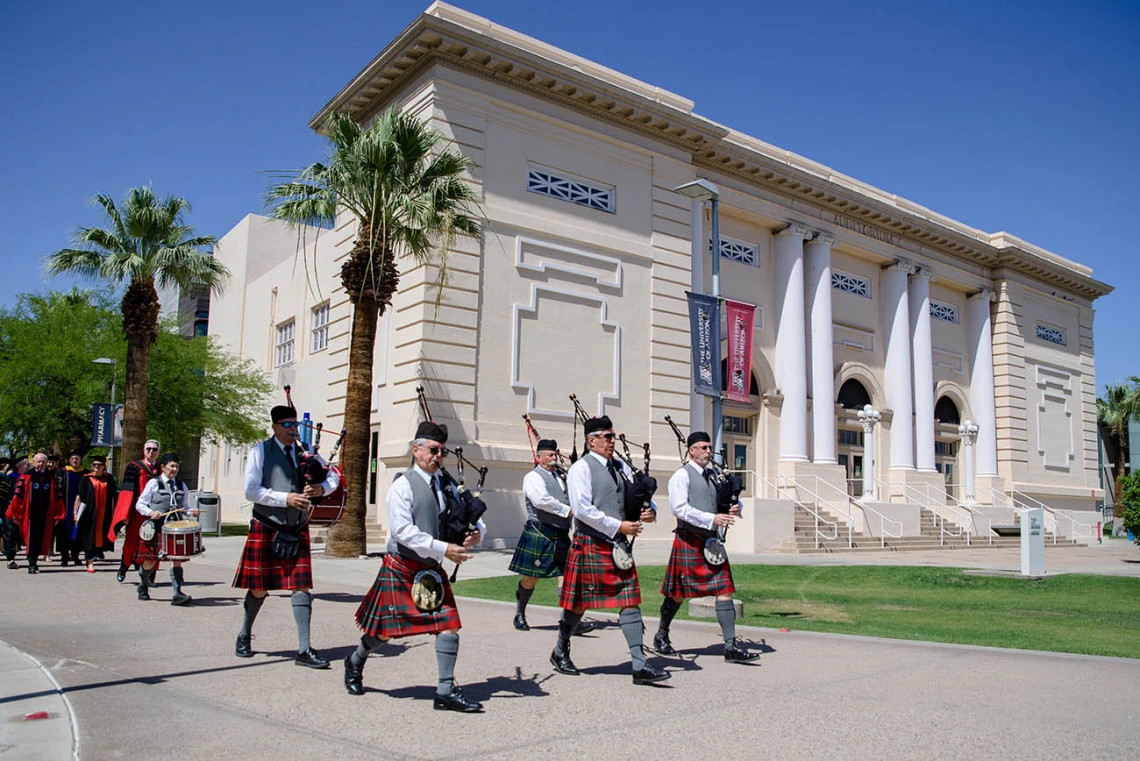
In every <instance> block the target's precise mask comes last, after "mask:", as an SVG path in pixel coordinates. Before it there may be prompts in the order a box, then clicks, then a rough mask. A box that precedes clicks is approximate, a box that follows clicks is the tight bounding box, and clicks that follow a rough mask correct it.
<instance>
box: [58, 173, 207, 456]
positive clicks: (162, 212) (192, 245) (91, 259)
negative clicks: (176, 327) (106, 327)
mask: <svg viewBox="0 0 1140 761" xmlns="http://www.w3.org/2000/svg"><path fill="white" fill-rule="evenodd" d="M93 204H95V205H97V206H100V207H102V209H103V213H104V217H105V221H106V224H107V227H106V228H100V227H83V228H80V230H79V232H78V233H77V234H76V236H75V241H74V245H75V247H74V248H64V249H61V250H59V251H56V252H55V253H54V254H51V255H50V256H49V257H48V259H47V263H46V270H47V273H48V274H49V275H58V274H62V273H65V272H69V273H74V274H78V275H80V276H82V277H86V278H90V279H92V280H95V281H99V282H103V283H107V284H109V285H112V286H114V287H119V286H121V285H124V284H125V285H126V290H125V292H124V293H123V298H122V301H121V302H120V306H121V310H122V318H123V333H124V334H126V338H127V356H126V396H125V400H124V409H123V450H124V451H125V452H128V453H131V454H133V453H137V452H141V451H142V445H143V442H144V441H145V440H146V438H147V435H146V429H147V378H148V371H149V367H150V350H151V346H152V345H153V344H154V342H155V340H156V339H157V337H158V313H159V304H158V292H157V291H156V290H155V284H157V285H158V286H159V287H163V288H165V287H167V286H170V285H178V286H179V287H181V288H183V289H189V288H190V287H192V286H194V285H203V286H206V287H207V288H210V289H211V291H213V292H215V293H220V292H221V290H222V288H223V286H224V285H225V282H226V280H227V279H228V278H229V271H228V270H227V269H226V268H225V267H224V266H223V265H222V264H220V263H219V262H218V261H217V260H216V259H214V257H213V256H211V255H210V254H208V253H204V252H203V251H201V250H200V249H203V248H206V247H209V246H213V245H214V243H216V242H217V239H216V238H214V237H213V236H211V235H197V234H196V233H195V232H194V230H193V228H191V227H189V226H188V225H187V224H186V223H185V219H184V218H185V215H186V214H188V213H189V212H190V204H189V203H188V202H187V201H186V199H184V198H178V197H176V196H167V197H166V198H162V199H160V198H158V197H157V196H156V195H155V194H154V191H153V190H152V189H151V188H149V187H140V188H131V189H130V190H128V191H127V196H126V198H125V199H124V200H123V203H122V205H121V206H119V205H116V204H115V201H114V199H112V198H111V197H110V196H106V195H97V196H95V198H94V200H93Z"/></svg>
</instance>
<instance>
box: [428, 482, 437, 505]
mask: <svg viewBox="0 0 1140 761" xmlns="http://www.w3.org/2000/svg"><path fill="white" fill-rule="evenodd" d="M428 482H429V483H430V484H431V495H432V496H433V497H435V509H436V510H438V509H439V489H438V488H436V485H435V476H432V477H431V478H430V479H429V480H428Z"/></svg>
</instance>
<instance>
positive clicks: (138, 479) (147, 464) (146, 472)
mask: <svg viewBox="0 0 1140 761" xmlns="http://www.w3.org/2000/svg"><path fill="white" fill-rule="evenodd" d="M159 449H160V445H159V443H158V442H157V441H155V440H154V439H150V440H148V441H147V442H146V443H145V444H143V458H142V459H141V460H135V461H134V462H129V463H127V467H126V468H124V469H123V484H122V486H121V487H120V489H119V495H118V497H117V498H116V501H115V514H114V516H113V517H112V518H111V531H110V532H108V534H107V539H108V540H110V542H111V544H114V543H115V536H116V535H117V534H118V533H119V531H120V530H123V531H124V533H123V557H122V559H121V560H120V561H119V570H118V572H117V573H116V574H115V580H116V581H118V582H120V583H121V582H122V581H123V580H124V579H126V578H127V569H128V568H130V566H131V563H133V562H135V555H136V554H137V553H138V549H139V528H140V527H141V526H142V524H143V521H144V520H145V518H143V517H142V516H141V515H139V514H138V513H137V512H135V503H136V502H138V501H139V496H140V495H141V494H142V492H143V489H145V488H146V482H147V481H149V480H150V479H152V478H155V477H157V476H158V451H159ZM124 527H126V528H125V529H124Z"/></svg>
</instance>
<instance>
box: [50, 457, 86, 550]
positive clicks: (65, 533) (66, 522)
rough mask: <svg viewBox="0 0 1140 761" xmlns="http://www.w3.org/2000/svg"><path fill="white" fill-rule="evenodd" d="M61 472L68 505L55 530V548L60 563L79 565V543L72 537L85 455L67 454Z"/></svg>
mask: <svg viewBox="0 0 1140 761" xmlns="http://www.w3.org/2000/svg"><path fill="white" fill-rule="evenodd" d="M58 473H59V485H60V493H61V494H62V495H63V504H64V506H65V507H66V509H65V510H64V513H63V520H62V521H60V522H59V525H58V526H57V527H56V532H55V548H56V551H57V552H58V553H59V557H60V565H62V566H64V567H66V566H67V564H68V563H74V564H75V565H79V549H80V548H79V544H78V543H77V542H76V541H75V540H74V539H73V538H72V537H73V536H74V535H75V533H76V532H75V498H76V497H78V496H79V484H80V483H81V482H82V481H83V476H84V475H85V474H86V473H87V471H86V470H84V469H83V455H82V454H80V453H79V452H74V451H73V452H72V453H71V454H69V455H68V456H67V465H65V466H64V468H63V470H61V471H58Z"/></svg>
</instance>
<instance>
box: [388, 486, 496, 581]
mask: <svg viewBox="0 0 1140 761" xmlns="http://www.w3.org/2000/svg"><path fill="white" fill-rule="evenodd" d="M409 478H422V479H423V480H424V483H426V484H428V485H429V486H430V485H431V482H432V481H435V492H436V501H437V502H438V503H439V511H440V512H441V513H442V512H443V511H444V509H445V508H446V504H445V503H444V500H443V484H442V483H440V480H439V474H438V473H437V474H436V475H434V476H432V475H431V474H429V473H428V472H427V471H425V470H423V469H421V468H420V466H419V465H413V466H412V469H411V470H410V471H407V472H405V473H404V475H403V477H402V478H397V479H396V480H395V482H394V483H393V484H392V486H391V487H390V488H389V489H388V527H389V529H390V530H391V532H392V539H393V540H394V541H396V542H399V543H400V544H402V545H404V546H405V547H407V548H408V549H409V550H413V551H414V552H415V553H416V554H418V555H420V556H421V557H425V558H431V559H432V560H437V561H442V560H443V559H444V557H445V556H446V555H447V542H445V541H443V540H442V539H436V538H435V537H434V536H432V535H431V534H429V533H427V532H426V531H422V530H421V529H420V527H419V526H417V525H416V524H415V522H414V521H413V520H412V485H411V484H410V483H408V479H409ZM476 528H478V529H479V543H478V544H481V543H482V541H483V535H484V534H486V533H487V527H486V525H485V524H484V523H483V519H482V518H480V519H479V523H478V524H476ZM478 544H476V545H475V546H478ZM388 551H389V552H394V551H395V548H394V547H392V546H391V545H389V547H388Z"/></svg>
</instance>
